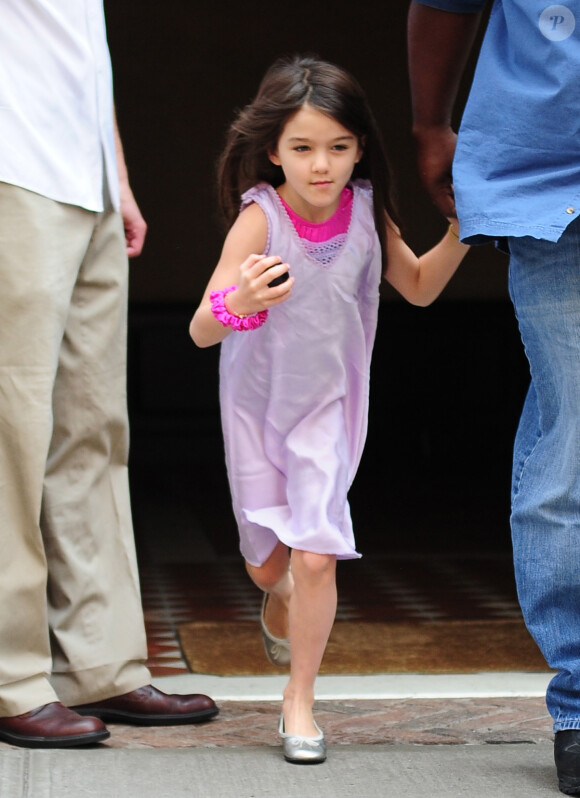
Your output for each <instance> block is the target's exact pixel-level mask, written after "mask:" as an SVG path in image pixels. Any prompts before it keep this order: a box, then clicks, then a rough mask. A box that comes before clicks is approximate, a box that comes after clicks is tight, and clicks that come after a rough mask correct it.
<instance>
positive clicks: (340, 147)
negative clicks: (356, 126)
mask: <svg viewBox="0 0 580 798" xmlns="http://www.w3.org/2000/svg"><path fill="white" fill-rule="evenodd" d="M333 149H334V150H338V151H339V152H343V151H344V150H347V149H348V147H347V146H346V144H335V145H334V147H333Z"/></svg>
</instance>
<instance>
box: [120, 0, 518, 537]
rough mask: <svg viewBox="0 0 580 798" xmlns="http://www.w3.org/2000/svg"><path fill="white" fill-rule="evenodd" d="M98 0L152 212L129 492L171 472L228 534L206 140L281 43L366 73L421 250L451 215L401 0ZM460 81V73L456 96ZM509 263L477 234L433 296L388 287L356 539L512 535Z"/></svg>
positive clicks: (214, 223)
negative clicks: (417, 133)
mask: <svg viewBox="0 0 580 798" xmlns="http://www.w3.org/2000/svg"><path fill="white" fill-rule="evenodd" d="M105 8H106V13H107V22H108V35H109V43H110V48H111V54H112V59H113V66H114V73H115V91H116V104H117V115H118V119H119V126H120V129H121V133H122V137H123V140H124V146H125V150H126V159H127V162H128V166H129V171H130V176H131V182H132V186H133V190H134V192H135V195H136V197H137V199H138V201H139V203H140V205H141V208H142V211H143V213H144V215H145V217H146V219H147V221H148V223H149V234H148V240H147V244H146V248H145V251H144V253H143V255H142V256H141V257H140V258H139V259H137V260H135V261H134V262H133V264H132V267H131V268H132V278H131V307H130V345H129V359H130V360H129V363H130V370H129V400H130V413H131V424H132V453H131V468H132V474H133V476H132V479H133V485H134V503H135V504H137V503H138V501H139V491H143V490H146V491H147V492H148V495H149V497H151V494H152V493H155V491H159V495H160V500H161V498H162V496H161V494H162V493H164V494H165V495H166V494H167V490H168V485H170V486H172V487H171V489H172V490H173V491H174V492H175V493H174V496H175V501H186V502H194V503H195V504H196V506H197V508H198V512H199V514H200V517H201V518H202V521H203V523H204V525H205V528H206V532H210V533H211V534H212V535H213V536H215V540H216V545H217V546H218V548H223V551H225V552H229V551H235V548H236V538H235V529H234V526H233V520H232V518H231V513H230V511H229V497H228V493H227V484H226V480H225V472H224V467H223V454H222V444H221V436H220V430H219V415H218V403H217V359H218V355H219V351H218V347H214V348H213V349H210V350H198V349H196V347H195V346H194V345H193V343H192V342H191V341H190V340H189V338H188V332H187V326H188V323H189V319H190V317H191V315H192V313H193V311H194V309H195V307H196V305H197V303H198V302H199V299H200V297H201V294H202V292H203V289H204V287H205V284H206V282H207V279H208V277H209V275H210V273H211V271H212V269H213V267H214V265H215V262H216V260H217V258H218V255H219V251H220V247H221V242H222V237H223V231H222V229H221V226H220V222H219V219H218V217H217V213H216V204H215V189H214V182H215V181H214V164H215V160H216V158H217V156H218V153H219V151H220V148H221V146H222V142H223V137H224V132H225V129H226V127H227V125H228V124H229V122H230V120H231V118H232V115H233V112H234V109H236V108H238V107H240V106H242V105H244V104H245V103H246V102H248V101H249V100H250V99H251V97H252V96H253V94H254V92H255V90H256V88H257V85H258V82H259V80H260V78H261V76H262V74H263V72H264V70H265V68H266V67H267V66H268V65H269V64H270V63H271V62H272V61H273V60H274V59H275V58H276V57H278V56H279V55H281V54H288V53H294V52H314V53H317V54H318V55H320V56H322V57H324V58H326V59H329V60H333V61H336V62H339V63H340V64H342V65H343V66H345V67H347V68H348V69H350V70H351V71H352V72H353V73H354V74H355V75H356V76H357V78H358V79H359V81H360V82H361V83H362V85H363V86H364V87H365V89H366V91H367V94H368V96H369V99H370V101H371V104H372V106H373V108H374V110H375V114H376V116H377V119H378V121H379V124H380V126H381V127H382V130H383V132H384V136H385V140H386V143H387V149H388V152H389V154H390V157H391V160H392V164H393V166H394V171H395V175H396V179H397V185H398V195H399V206H400V210H401V214H402V217H403V219H404V222H405V237H406V239H407V241H408V242H409V244H410V245H411V246H412V247H413V248H414V249H415V251H416V252H417V253H421V252H422V251H424V250H425V249H427V248H428V247H430V246H431V245H432V244H434V243H435V242H436V240H437V239H438V237H439V236H440V235H441V234H442V233H443V232H444V231H445V227H446V223H445V220H441V219H440V218H439V217H438V215H437V213H436V211H435V210H434V209H433V208H432V206H431V203H430V201H429V199H428V198H427V197H426V196H425V194H424V192H423V190H422V189H421V187H420V185H419V181H418V177H417V173H416V168H415V161H414V151H413V143H412V140H411V136H410V132H409V131H410V125H411V115H410V103H409V91H408V82H407V67H406V48H405V38H406V15H407V8H408V3H407V2H404V0H401V1H400V2H390V3H382V4H378V5H377V4H372V5H371V4H362V5H360V6H356V4H353V3H347V2H343V1H342V0H336V2H334V3H333V4H332V5H331V6H329V5H328V4H325V3H320V4H314V3H311V4H307V5H306V4H295V5H294V6H288V5H284V4H274V3H266V2H262V1H261V0H260V1H257V2H252V3H239V2H237V3H233V2H220V3H213V4H204V5H203V6H201V5H200V4H198V3H195V2H193V3H192V2H189V1H187V0H165V2H164V3H162V4H160V3H158V2H153V1H152V0H141V2H139V3H135V2H129V0H114V2H113V0H106V2H105ZM468 84H469V75H468V76H467V78H466V80H465V82H464V87H463V91H462V101H463V100H464V98H465V95H466V91H467V88H468ZM459 113H460V108H459V110H458V117H459ZM506 281H507V260H506V258H505V257H504V256H502V255H500V254H498V253H497V252H495V251H494V249H493V248H492V247H490V246H486V247H481V248H476V249H474V250H472V251H471V252H470V254H469V256H468V258H467V259H466V261H465V264H464V265H463V266H462V267H461V269H460V271H459V273H458V274H457V275H456V276H455V277H454V279H453V280H452V282H451V283H450V285H449V286H448V288H447V289H446V291H445V292H444V294H443V296H442V297H441V298H440V299H439V300H438V301H437V302H436V303H435V304H434V305H433V306H431V307H430V308H428V309H418V308H413V307H411V306H409V305H407V304H406V303H404V302H403V301H402V300H400V299H399V298H398V297H397V296H396V295H395V294H394V292H393V291H392V290H390V289H388V288H387V287H385V290H384V294H383V300H382V303H381V313H380V322H379V332H378V337H377V343H376V349H375V356H374V365H373V378H372V389H371V413H370V419H369V438H368V444H367V447H366V450H365V454H364V457H363V462H362V464H361V468H360V471H359V475H358V477H357V479H356V481H355V485H354V486H353V489H352V493H351V504H352V512H353V517H354V521H355V530H356V532H357V539H358V543H359V549H360V550H362V551H367V552H368V551H370V552H372V551H389V550H395V549H400V548H406V549H413V548H415V547H421V548H423V549H424V548H429V549H432V550H433V551H437V550H439V549H449V548H452V549H454V550H458V549H461V550H463V549H465V548H470V549H474V548H475V549H481V550H482V551H484V550H489V549H507V548H509V528H508V512H509V498H508V497H509V472H510V458H511V445H512V440H513V434H514V431H515V427H516V423H517V418H518V414H519V409H520V407H521V403H522V400H523V395H524V393H525V389H526V385H527V380H528V375H527V367H526V363H525V358H524V356H523V353H522V348H521V345H520V342H519V337H518V334H517V327H516V324H515V321H514V318H513V312H512V309H511V306H510V304H509V300H508V296H507V288H506ZM138 518H139V514H138V511H137V513H136V519H137V522H138ZM138 526H139V525H138V523H137V527H138Z"/></svg>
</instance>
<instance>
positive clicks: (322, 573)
mask: <svg viewBox="0 0 580 798" xmlns="http://www.w3.org/2000/svg"><path fill="white" fill-rule="evenodd" d="M292 575H293V577H294V590H293V591H292V594H291V598H290V612H289V625H290V652H291V664H290V681H289V682H288V684H287V686H286V689H285V690H284V706H283V713H284V728H285V731H286V732H288V733H292V734H297V735H302V736H304V737H315V736H316V735H317V734H318V731H317V729H316V727H315V726H314V718H313V715H312V706H313V704H314V682H315V679H316V676H317V674H318V670H319V668H320V663H321V661H322V657H323V655H324V650H325V648H326V643H327V641H328V637H329V635H330V632H331V630H332V625H333V623H334V618H335V615H336V603H337V594H336V557H335V556H334V555H330V554H313V553H312V552H308V551H299V550H296V549H295V550H293V551H292Z"/></svg>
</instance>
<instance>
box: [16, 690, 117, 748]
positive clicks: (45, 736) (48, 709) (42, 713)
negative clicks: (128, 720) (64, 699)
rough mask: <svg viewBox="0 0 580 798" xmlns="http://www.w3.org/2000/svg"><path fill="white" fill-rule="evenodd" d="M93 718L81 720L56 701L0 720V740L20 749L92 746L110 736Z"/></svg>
mask: <svg viewBox="0 0 580 798" xmlns="http://www.w3.org/2000/svg"><path fill="white" fill-rule="evenodd" d="M110 736H111V735H110V732H109V731H108V730H107V728H106V727H105V724H104V723H102V722H101V721H100V720H98V719H97V718H91V717H88V718H87V717H84V718H82V717H81V716H80V715H78V714H77V713H76V712H73V711H72V710H70V709H67V707H65V706H63V705H62V704H61V703H60V702H58V701H55V702H53V703H52V704H44V706H42V707H38V708H37V709H32V710H31V711H30V712H25V713H24V715H16V716H15V717H12V718H0V740H3V741H4V742H5V743H10V745H20V746H22V747H24V748H69V747H73V746H77V745H92V744H93V743H100V742H101V741H102V740H106V739H107V737H110Z"/></svg>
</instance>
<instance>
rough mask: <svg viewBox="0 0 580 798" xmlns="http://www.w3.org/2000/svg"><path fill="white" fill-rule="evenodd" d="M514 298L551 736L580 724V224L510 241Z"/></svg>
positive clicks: (517, 535) (535, 594)
mask: <svg viewBox="0 0 580 798" xmlns="http://www.w3.org/2000/svg"><path fill="white" fill-rule="evenodd" d="M510 252H511V259H510V294H511V297H512V301H513V303H514V307H515V310H516V315H517V318H518V323H519V327H520V333H521V336H522V341H523V343H524V347H525V350H526V355H527V357H528V361H529V364H530V372H531V384H530V388H529V391H528V395H527V397H526V401H525V404H524V409H523V412H522V416H521V419H520V424H519V428H518V432H517V435H516V441H515V446H514V461H513V482H512V515H511V525H512V541H513V548H514V566H515V575H516V582H517V588H518V595H519V599H520V604H521V607H522V612H523V615H524V619H525V622H526V625H527V627H528V629H529V630H530V633H531V634H532V635H533V637H534V639H535V640H536V642H537V644H538V646H539V647H540V649H541V651H542V653H543V654H544V657H545V658H546V661H547V662H548V664H549V665H550V667H551V668H554V669H556V670H557V671H558V673H557V674H556V675H555V676H554V678H553V679H552V681H551V682H550V685H549V687H548V692H547V695H546V701H547V705H548V710H549V711H550V714H551V715H552V717H553V720H554V731H561V730H563V729H578V728H580V225H578V223H576V222H574V223H572V224H571V225H570V226H569V227H568V229H567V231H566V232H565V233H564V235H563V236H562V238H561V239H560V241H558V242H557V243H552V242H549V241H539V240H537V239H533V238H530V237H526V238H512V239H510Z"/></svg>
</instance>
